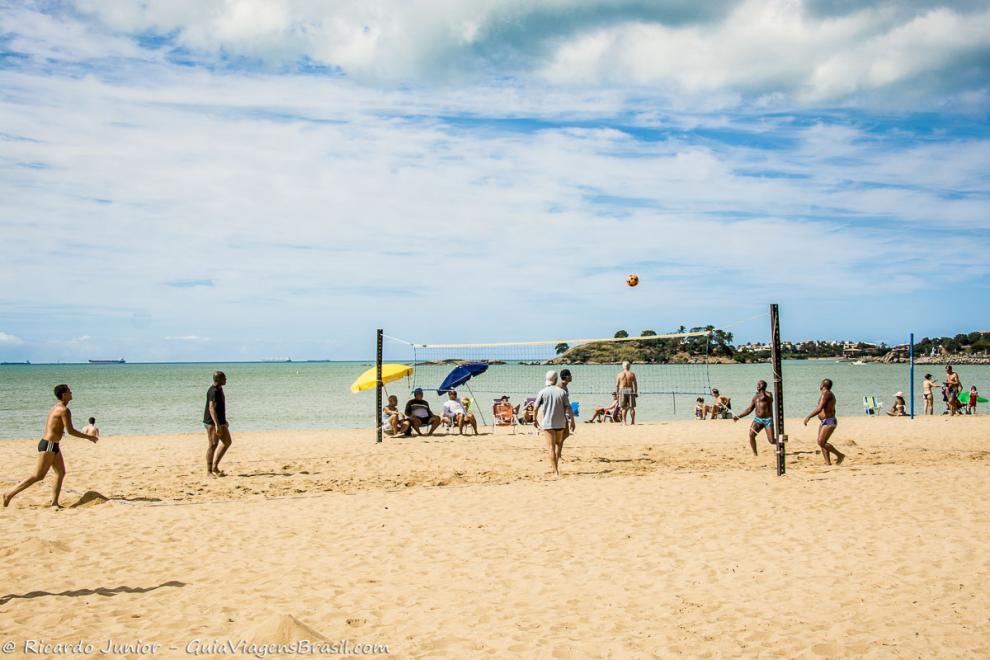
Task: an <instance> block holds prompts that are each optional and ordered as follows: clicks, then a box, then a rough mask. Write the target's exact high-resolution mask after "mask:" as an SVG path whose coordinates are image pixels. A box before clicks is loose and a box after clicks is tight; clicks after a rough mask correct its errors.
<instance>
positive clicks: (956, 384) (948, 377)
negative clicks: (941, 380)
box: [945, 364, 962, 401]
mask: <svg viewBox="0 0 990 660" xmlns="http://www.w3.org/2000/svg"><path fill="white" fill-rule="evenodd" d="M945 386H946V387H948V388H949V401H952V399H953V398H956V397H958V396H959V393H960V392H962V381H961V380H959V374H957V373H956V372H955V371H953V370H952V365H951V364H947V365H945Z"/></svg>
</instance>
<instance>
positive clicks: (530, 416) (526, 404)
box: [515, 396, 536, 424]
mask: <svg viewBox="0 0 990 660" xmlns="http://www.w3.org/2000/svg"><path fill="white" fill-rule="evenodd" d="M535 404H536V397H532V396H531V397H529V398H528V399H526V400H525V401H523V403H522V406H520V407H517V408H516V409H515V412H519V410H520V408H521V409H522V414H521V415H519V418H518V419H519V423H520V424H532V423H533V422H534V421H536V405H535Z"/></svg>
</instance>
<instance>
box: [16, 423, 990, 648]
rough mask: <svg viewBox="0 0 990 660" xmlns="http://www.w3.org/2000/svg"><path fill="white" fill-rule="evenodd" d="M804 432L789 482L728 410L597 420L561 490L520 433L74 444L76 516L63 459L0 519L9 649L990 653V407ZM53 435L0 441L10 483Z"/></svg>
mask: <svg viewBox="0 0 990 660" xmlns="http://www.w3.org/2000/svg"><path fill="white" fill-rule="evenodd" d="M787 427H788V431H789V434H790V439H791V442H790V444H789V446H788V451H789V456H788V474H787V476H786V477H783V478H778V477H776V476H775V475H774V472H773V467H772V466H773V454H772V452H771V451H770V447H769V446H768V445H766V444H765V441H762V444H761V445H760V448H761V454H760V456H759V457H756V458H754V457H753V456H752V455H751V454H750V451H749V447H748V443H747V441H746V428H747V424H746V423H743V422H740V423H737V424H733V423H732V422H730V421H717V422H670V423H659V424H649V425H641V426H637V427H621V426H613V425H590V424H581V425H579V427H578V430H577V434H576V435H575V436H573V437H572V438H571V439H570V440H569V441H568V442H567V445H566V446H565V452H564V460H563V463H562V468H561V470H562V477H561V478H560V479H559V480H556V481H547V480H544V478H543V471H544V455H543V450H542V447H541V445H540V442H539V439H538V438H537V436H535V435H532V434H531V433H530V432H526V433H522V432H521V433H517V434H516V435H509V434H507V433H505V432H502V431H500V433H499V434H498V435H495V436H493V435H482V436H480V437H478V438H474V437H460V436H457V435H456V434H455V435H451V436H443V435H440V436H437V437H434V438H424V439H416V438H413V439H403V440H392V439H386V441H385V443H384V444H382V445H380V446H376V445H375V444H374V442H373V437H374V435H373V432H370V431H366V430H365V431H356V430H355V431H339V430H334V431H295V432H272V433H251V434H247V433H238V432H237V429H236V428H234V429H232V431H233V434H234V445H233V447H232V449H231V450H230V453H229V454H228V458H227V459H226V460H225V464H224V466H223V467H224V468H225V469H226V471H227V474H228V476H227V477H225V478H222V479H211V478H208V477H207V476H206V475H205V468H204V467H203V466H202V464H203V463H204V459H203V453H204V449H205V442H206V441H205V434H189V435H168V436H147V437H108V438H104V439H103V440H101V441H100V443H99V444H97V445H91V444H90V443H88V442H85V441H83V440H78V439H74V438H66V440H65V441H64V442H63V445H62V446H63V452H64V454H65V458H66V462H67V466H68V477H67V479H66V483H65V488H64V491H63V497H62V500H63V504H65V505H66V508H65V509H63V510H58V511H56V510H51V509H49V508H46V507H45V504H46V503H47V501H48V498H49V497H50V488H51V483H52V480H53V476H52V475H49V477H48V478H47V479H46V481H45V483H44V484H41V485H36V486H34V487H33V488H31V489H30V490H28V491H26V492H24V493H23V494H21V495H20V496H19V497H18V498H17V499H15V500H14V501H13V502H12V503H11V505H10V507H9V508H8V509H6V510H3V511H2V512H0V560H2V562H3V564H2V565H3V571H2V575H3V580H2V586H0V643H3V642H8V641H12V642H14V643H15V644H16V645H17V646H16V653H15V657H16V655H24V654H25V647H24V644H25V643H26V642H31V643H33V644H35V646H34V647H32V648H35V649H37V648H39V646H38V645H39V644H41V645H43V644H59V643H67V644H76V643H78V642H82V643H83V644H91V645H92V647H91V649H90V650H89V651H88V652H84V653H82V655H84V656H92V657H100V656H101V651H102V650H103V649H104V648H106V647H107V643H108V640H110V644H111V647H110V648H111V651H110V653H109V655H114V654H117V653H116V652H115V651H114V650H113V649H114V647H113V645H117V647H116V648H117V650H118V651H124V652H127V651H134V650H139V651H140V650H141V645H145V646H144V647H143V648H144V649H145V650H148V649H151V648H152V647H151V646H149V645H153V644H157V645H160V646H159V647H158V648H157V649H156V654H157V655H158V656H159V657H189V655H201V656H213V655H218V654H219V653H218V652H217V651H216V648H215V647H216V646H219V645H222V644H226V643H227V642H228V641H230V643H232V644H237V643H238V642H239V641H241V640H243V641H244V642H245V643H251V642H256V643H274V644H286V643H289V642H292V641H297V640H300V639H306V640H309V641H313V642H315V641H317V640H327V641H326V642H325V643H326V644H330V643H336V644H340V642H341V640H346V641H347V643H348V644H350V645H352V646H351V647H350V648H351V649H353V645H354V644H376V645H387V647H388V651H389V653H390V654H391V655H393V656H397V657H458V658H465V657H536V658H544V657H546V658H568V657H581V658H583V657H615V658H638V657H655V656H670V655H674V654H684V655H688V656H692V657H706V656H726V657H731V656H743V657H753V656H773V657H847V656H863V657H892V656H895V657H931V656H940V657H959V656H984V657H985V656H987V655H990V558H988V553H987V551H986V539H987V538H990V506H988V504H987V503H988V502H990V479H987V475H988V471H990V416H978V417H963V418H955V419H949V418H946V417H935V418H927V419H917V420H914V421H909V420H907V419H888V418H883V419H870V418H841V419H840V423H839V428H838V431H837V432H836V434H835V436H834V440H833V441H834V443H835V444H836V446H837V447H839V448H840V449H841V450H843V451H847V452H848V460H847V462H846V463H845V464H844V465H842V466H839V467H831V468H829V467H826V466H824V465H823V464H822V459H821V456H820V455H818V454H817V453H815V450H816V446H815V444H814V435H815V425H814V424H812V425H809V426H808V427H802V426H801V425H800V420H798V419H789V420H788V421H787ZM36 444H37V440H36V439H35V440H29V439H25V440H23V441H9V442H3V443H0V465H2V466H3V473H2V474H0V479H2V483H0V487H2V488H3V489H5V490H7V489H9V488H11V487H12V486H13V483H14V482H15V481H19V480H21V479H23V478H24V477H25V476H26V475H27V474H28V473H29V472H30V470H31V469H32V466H33V465H34V461H35V458H36V450H35V446H36ZM122 645H131V646H130V647H127V646H122ZM244 648H247V647H242V649H244ZM83 650H84V651H85V648H84V649H83ZM379 650H380V649H379ZM47 654H48V655H52V656H54V655H56V654H55V653H54V652H52V649H51V648H49V652H48V653H47ZM41 655H42V656H43V655H45V653H44V652H43V653H41ZM131 655H135V654H134V653H131ZM32 657H37V656H32ZM104 657H105V656H104Z"/></svg>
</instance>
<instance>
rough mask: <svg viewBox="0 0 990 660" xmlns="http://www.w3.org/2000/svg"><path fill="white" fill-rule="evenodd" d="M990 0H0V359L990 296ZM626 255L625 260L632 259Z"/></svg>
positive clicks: (828, 313) (967, 314)
mask: <svg viewBox="0 0 990 660" xmlns="http://www.w3.org/2000/svg"><path fill="white" fill-rule="evenodd" d="M987 35H990V3H987V2H955V3H928V2H920V1H919V2H896V3H894V2H875V3H868V2H866V3H846V2H834V3H829V2H807V1H806V2H798V1H794V0H786V1H785V0H769V1H762V0H761V1H760V2H756V1H752V2H729V1H725V2H711V3H695V2H686V1H683V0H675V1H671V2H660V3H654V2H642V1H621V0H620V1H610V2H605V1H590V0H589V1H585V2H577V1H575V0H546V1H544V2H532V1H525V0H478V1H477V2H471V3H464V2H453V1H452V0H431V1H428V0H423V1H420V2H396V1H383V0H364V1H362V2H357V1H355V2H348V1H342V2H335V3H311V2H305V1H303V0H266V1H264V2H263V1H261V0H195V1H193V0H170V1H166V0H148V1H146V2H134V3H116V2H99V1H97V0H76V1H68V0H65V1H58V2H56V1H38V2H32V1H22V2H9V1H8V2H5V1H4V0H0V227H2V231H3V241H2V242H0V282H2V284H3V286H2V290H0V359H3V360H24V359H30V360H32V361H55V360H85V359H88V358H108V357H110V358H116V357H126V358H127V359H128V360H130V361H139V360H210V359H264V358H271V357H286V356H291V357H292V358H293V359H307V358H308V359H317V358H331V359H347V358H363V357H367V356H369V355H370V354H371V353H372V351H373V342H374V335H373V333H374V329H375V328H376V327H384V328H385V329H386V331H387V332H388V333H389V334H392V335H395V336H400V337H404V338H408V339H410V340H414V341H421V342H429V341H488V340H493V341H494V340H525V339H543V338H566V337H582V336H602V335H610V334H612V332H614V331H615V330H617V329H620V328H623V329H627V330H629V331H630V332H637V331H639V330H642V329H647V328H649V329H655V330H657V331H663V330H669V329H672V328H676V327H677V326H679V325H682V324H683V325H686V326H692V325H705V324H709V323H710V324H714V325H719V326H730V327H729V329H730V330H732V331H734V332H735V334H736V337H737V339H738V340H742V341H748V340H765V339H766V335H767V329H766V325H767V323H766V321H765V319H759V320H756V321H750V322H748V323H743V324H740V325H734V324H735V322H737V321H739V320H742V319H748V318H750V317H753V316H754V315H757V314H760V313H761V312H764V311H765V310H766V308H767V305H768V303H770V302H779V303H780V304H781V306H782V308H781V314H782V325H783V334H784V335H785V336H786V337H787V338H790V339H795V340H796V339H803V338H861V339H867V340H878V341H879V340H883V341H887V342H890V343H898V342H900V341H902V340H903V339H904V338H905V337H906V335H907V333H909V332H911V331H914V332H915V333H916V334H917V335H918V336H919V337H920V336H924V335H944V334H955V333H958V332H965V331H970V330H974V329H979V330H990V318H988V317H990V265H988V264H990V260H988V259H987V257H986V255H987V254H988V252H990V185H988V179H990V126H988V114H990V37H988V36H987ZM631 272H635V273H637V274H638V275H639V276H640V280H641V284H640V286H639V287H637V288H636V289H630V288H628V287H626V286H625V284H624V281H625V277H626V275H627V274H628V273H631Z"/></svg>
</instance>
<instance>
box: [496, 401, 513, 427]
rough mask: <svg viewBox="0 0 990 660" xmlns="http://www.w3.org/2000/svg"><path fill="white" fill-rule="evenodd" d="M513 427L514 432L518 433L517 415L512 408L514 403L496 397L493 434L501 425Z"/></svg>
mask: <svg viewBox="0 0 990 660" xmlns="http://www.w3.org/2000/svg"><path fill="white" fill-rule="evenodd" d="M506 426H508V427H511V428H512V434H513V435H515V433H516V416H515V413H514V412H513V410H512V404H511V403H507V402H505V401H502V399H495V400H494V401H492V435H495V434H496V433H497V432H498V429H499V427H503V428H504V427H506Z"/></svg>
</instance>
